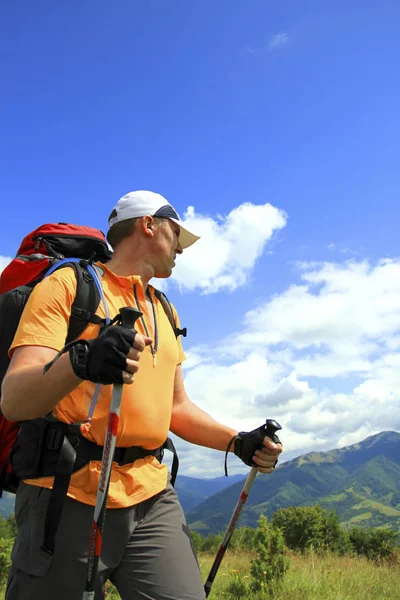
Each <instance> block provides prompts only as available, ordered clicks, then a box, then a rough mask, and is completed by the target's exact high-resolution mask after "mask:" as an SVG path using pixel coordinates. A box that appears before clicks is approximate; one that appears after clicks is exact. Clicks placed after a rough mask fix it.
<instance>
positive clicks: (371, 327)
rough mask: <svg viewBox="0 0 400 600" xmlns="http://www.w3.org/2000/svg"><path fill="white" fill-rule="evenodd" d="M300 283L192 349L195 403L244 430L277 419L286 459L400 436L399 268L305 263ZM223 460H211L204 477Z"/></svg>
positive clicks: (390, 262)
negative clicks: (385, 434)
mask: <svg viewBox="0 0 400 600" xmlns="http://www.w3.org/2000/svg"><path fill="white" fill-rule="evenodd" d="M299 276H300V280H301V281H300V282H299V283H298V284H293V285H291V286H289V287H288V288H287V289H286V290H285V291H284V292H283V293H282V294H279V295H276V296H274V297H272V298H269V299H267V300H266V301H264V302H263V303H260V305H259V306H258V307H257V308H256V309H254V310H252V311H249V312H248V313H247V315H246V316H245V319H244V322H243V327H242V331H239V332H237V334H235V335H233V336H230V337H229V338H228V339H225V340H221V341H220V343H218V344H215V345H214V346H213V347H210V348H205V347H202V348H201V347H198V348H195V349H194V352H193V360H192V362H191V364H190V363H189V365H188V367H189V368H185V381H186V386H187V389H188V392H189V395H190V397H191V398H192V399H193V400H194V401H195V402H196V403H198V404H199V405H200V406H201V407H202V408H203V409H204V410H206V411H207V412H209V413H210V414H211V415H212V416H213V417H214V418H216V419H217V420H219V421H222V422H223V423H226V424H229V425H230V426H232V427H236V428H237V429H239V430H249V429H252V428H254V427H256V426H258V425H260V424H261V423H262V422H263V420H264V419H265V418H275V419H277V420H278V421H279V422H280V423H281V425H282V427H283V431H282V439H283V441H284V445H285V453H284V458H286V459H288V458H292V457H293V456H297V455H299V454H302V453H304V452H308V451H310V450H328V449H331V448H335V447H342V446H344V445H348V444H352V443H355V442H357V441H360V440H362V439H364V438H365V437H367V436H368V435H372V434H374V433H378V432H379V431H384V430H400V351H399V346H400V309H399V307H400V259H382V260H380V261H379V262H377V263H376V264H370V263H368V262H367V261H359V262H355V261H348V262H346V263H344V264H337V263H305V264H301V265H299ZM188 354H189V357H190V355H191V350H190V349H189V351H188ZM202 357H203V358H202ZM311 377H312V379H310V378H311ZM189 452H190V451H189ZM197 452H198V450H197ZM202 452H203V451H202ZM190 456H191V458H192V459H194V457H195V454H190ZM202 456H203V455H202ZM235 460H236V461H237V459H235V458H234V457H233V458H231V459H230V462H231V463H232V464H233V469H234V471H233V472H235V471H236V470H243V471H245V468H242V467H241V465H240V463H237V462H235ZM222 461H223V457H222V455H221V454H212V455H210V456H209V458H208V459H207V461H206V462H205V464H204V469H205V472H204V474H205V475H206V474H208V475H210V476H212V475H215V474H220V469H221V468H222V466H221V465H222Z"/></svg>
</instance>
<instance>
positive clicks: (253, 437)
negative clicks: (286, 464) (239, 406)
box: [233, 425, 281, 467]
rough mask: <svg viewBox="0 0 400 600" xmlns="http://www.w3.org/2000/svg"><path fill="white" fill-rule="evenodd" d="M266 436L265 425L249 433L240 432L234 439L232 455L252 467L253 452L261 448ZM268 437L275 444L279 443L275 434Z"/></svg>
mask: <svg viewBox="0 0 400 600" xmlns="http://www.w3.org/2000/svg"><path fill="white" fill-rule="evenodd" d="M266 435H268V433H267V431H266V427H265V425H261V427H258V428H257V429H253V431H249V432H247V431H240V432H239V433H238V435H237V436H235V438H234V446H233V451H234V453H235V454H236V456H238V457H239V458H240V460H242V461H243V462H244V464H245V465H248V466H249V467H254V466H255V465H254V463H253V461H252V458H253V456H254V454H255V451H256V450H260V449H261V448H262V445H263V442H264V438H265V436H266ZM270 437H271V440H272V441H273V442H274V443H275V444H280V443H281V441H280V439H279V438H278V436H277V435H276V433H274V434H272V435H271V436H270Z"/></svg>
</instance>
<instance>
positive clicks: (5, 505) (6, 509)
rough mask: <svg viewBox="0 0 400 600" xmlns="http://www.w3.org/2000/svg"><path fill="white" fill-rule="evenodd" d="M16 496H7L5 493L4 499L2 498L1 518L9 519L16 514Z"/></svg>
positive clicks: (0, 505) (0, 504)
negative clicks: (9, 516)
mask: <svg viewBox="0 0 400 600" xmlns="http://www.w3.org/2000/svg"><path fill="white" fill-rule="evenodd" d="M14 503H15V496H14V494H7V492H4V494H3V497H2V498H0V517H8V515H11V513H13V512H14Z"/></svg>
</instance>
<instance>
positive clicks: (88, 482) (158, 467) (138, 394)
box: [10, 265, 186, 508]
mask: <svg viewBox="0 0 400 600" xmlns="http://www.w3.org/2000/svg"><path fill="white" fill-rule="evenodd" d="M100 266H101V268H102V269H103V270H104V276H103V278H102V286H103V291H104V295H105V298H106V301H107V304H108V309H109V313H110V317H111V319H112V318H113V317H114V316H115V315H117V314H118V312H119V309H120V308H122V307H124V306H131V307H135V308H139V309H140V310H141V311H142V313H143V319H144V321H145V323H146V326H147V329H148V331H149V335H150V337H151V338H152V339H153V342H154V332H153V331H152V327H151V321H150V320H149V318H148V315H147V306H146V300H145V294H144V288H143V285H142V282H141V279H140V277H138V276H129V277H119V276H117V275H115V274H114V273H112V271H110V270H109V269H108V268H107V267H106V266H105V265H100ZM149 291H150V294H151V297H152V300H153V303H154V309H155V317H156V321H157V327H158V350H157V354H156V360H154V359H153V355H152V352H151V349H150V347H149V346H147V347H146V348H145V350H144V351H143V353H142V356H141V358H140V363H139V371H138V372H137V373H136V374H135V381H134V383H133V384H132V385H124V386H123V393H122V403H121V414H120V420H119V426H118V432H117V442H116V445H117V446H120V447H129V446H142V447H144V448H149V449H153V448H158V447H159V446H161V445H162V444H163V443H164V441H165V440H166V438H167V436H168V431H169V426H170V421H171V412H172V402H173V388H174V378H175V371H176V367H177V365H178V364H180V363H181V362H182V361H183V360H185V358H186V357H185V354H184V352H183V349H182V345H181V342H180V340H179V338H178V340H177V339H176V338H175V334H174V332H173V330H172V327H171V323H170V322H169V320H168V317H167V315H166V314H165V311H164V309H163V307H162V305H161V303H160V302H159V300H158V299H157V298H156V296H155V294H154V289H153V288H152V286H149ZM75 294H76V277H75V273H74V271H73V269H72V268H70V267H64V268H62V269H60V270H58V271H55V272H54V273H53V274H52V275H50V276H49V277H47V278H46V279H44V280H43V281H42V282H41V283H39V284H38V285H37V286H36V287H35V288H34V290H33V292H32V293H31V295H30V297H29V300H28V303H27V305H26V308H25V310H24V312H23V314H22V317H21V320H20V323H19V326H18V330H17V332H16V335H15V338H14V341H13V343H12V346H11V348H10V353H12V351H13V350H15V348H18V347H20V346H45V347H48V348H53V349H54V350H57V351H59V350H61V349H62V348H63V347H64V345H65V339H66V337H67V332H68V324H69V318H70V313H71V306H72V303H73V301H74V299H75ZM136 300H137V301H138V303H139V307H138V306H137V302H136ZM96 314H97V315H98V316H100V317H101V318H104V317H105V310H104V306H103V303H102V302H100V304H99V307H98V309H97V311H96ZM174 314H175V317H176V319H177V325H178V326H179V321H178V317H177V315H176V312H175V310H174ZM135 329H136V330H137V331H139V332H140V333H142V334H144V333H145V331H144V327H143V323H142V322H141V320H140V319H138V320H137V321H136V324H135ZM98 331H99V325H95V324H92V323H91V324H89V325H88V327H87V328H86V329H85V331H84V332H83V333H82V335H81V336H80V337H81V338H83V339H90V338H93V337H95V336H96V335H97V334H98ZM95 387H96V386H95V384H94V383H92V382H90V381H83V382H82V383H81V384H80V385H79V386H78V387H77V388H75V389H74V390H73V391H72V392H71V393H70V394H68V395H67V396H66V397H65V398H63V399H62V400H61V401H60V402H59V403H58V404H57V406H56V407H55V409H54V410H53V415H54V416H55V417H56V418H57V419H59V420H60V421H63V422H65V423H74V422H82V421H85V419H87V416H88V411H89V407H90V404H91V400H92V397H93V392H94V389H95ZM112 390H113V386H111V385H102V386H101V387H100V393H99V397H98V400H97V404H96V407H95V410H94V413H93V418H92V421H91V424H90V425H88V424H85V425H82V426H81V432H82V434H83V435H84V436H85V437H87V438H88V439H89V440H91V441H92V442H95V443H96V444H99V445H103V444H104V437H105V432H106V429H107V423H108V414H109V410H110V402H111V395H112ZM32 401H33V402H34V399H32ZM100 466H101V463H100V462H99V461H91V462H90V463H88V464H87V465H86V466H84V467H83V468H82V469H80V470H79V471H77V472H75V473H73V475H72V477H71V482H70V486H69V489H68V496H70V497H71V498H74V499H76V500H78V501H80V502H83V503H85V504H91V505H93V506H94V505H95V503H96V493H97V486H98V481H99V474H100ZM26 483H30V484H32V485H39V486H42V487H47V488H51V487H52V483H53V478H52V477H44V478H40V479H32V480H26ZM166 483H167V467H166V465H163V464H160V463H159V462H158V460H157V459H156V458H155V457H153V456H151V455H150V456H147V457H145V458H142V459H138V460H136V461H135V462H134V463H133V464H128V465H123V466H120V465H118V463H115V462H114V463H113V468H112V473H111V481H110V488H109V493H108V501H107V507H108V508H122V507H127V506H132V505H134V504H137V503H138V502H142V501H143V500H146V499H148V498H151V497H152V496H154V495H155V494H157V493H158V492H160V491H162V490H163V489H164V488H165V486H166Z"/></svg>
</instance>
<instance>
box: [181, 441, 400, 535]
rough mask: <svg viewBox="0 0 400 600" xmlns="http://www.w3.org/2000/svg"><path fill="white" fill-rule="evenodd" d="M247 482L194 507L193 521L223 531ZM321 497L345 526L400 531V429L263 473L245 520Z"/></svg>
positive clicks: (249, 522) (252, 520) (197, 526)
mask: <svg viewBox="0 0 400 600" xmlns="http://www.w3.org/2000/svg"><path fill="white" fill-rule="evenodd" d="M242 486H243V483H236V484H234V485H232V486H230V487H229V488H226V489H225V490H223V491H221V492H218V493H216V494H214V495H213V496H211V497H210V498H208V499H207V500H205V501H203V502H202V503H201V504H200V505H199V506H197V507H196V508H195V509H193V510H191V511H190V512H189V513H188V514H187V519H188V523H189V525H190V527H191V528H192V529H194V530H196V531H199V532H200V533H203V534H208V533H216V532H220V531H223V530H224V529H225V527H226V526H227V524H228V522H229V519H230V517H231V515H232V512H233V510H234V508H235V506H236V502H237V500H238V498H239V495H240V492H241V489H242ZM317 503H319V504H321V506H322V507H323V508H324V509H327V510H335V511H336V512H337V513H338V514H339V516H340V517H341V521H342V523H343V525H344V526H351V525H360V526H366V527H381V526H385V527H390V528H392V529H393V530H396V531H400V434H399V433H395V432H382V433H379V434H377V435H374V436H371V437H369V438H367V439H366V440H364V441H363V442H360V443H358V444H354V445H352V446H348V447H345V448H341V449H338V450H331V451H329V452H311V453H310V454H306V455H304V456H300V457H298V458H295V459H293V460H291V461H288V462H287V463H284V464H283V465H282V466H280V467H279V468H277V470H276V471H275V472H274V473H273V475H271V476H262V475H261V476H258V477H257V479H256V481H255V483H254V485H253V488H252V490H251V492H250V495H249V498H248V500H247V503H246V505H245V507H244V509H243V511H242V514H241V517H240V525H241V526H245V525H248V526H251V527H254V526H255V525H256V524H257V521H258V519H259V516H260V514H265V515H268V516H271V515H272V513H274V512H275V511H276V510H277V509H278V508H286V507H288V506H305V505H313V504H317Z"/></svg>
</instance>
